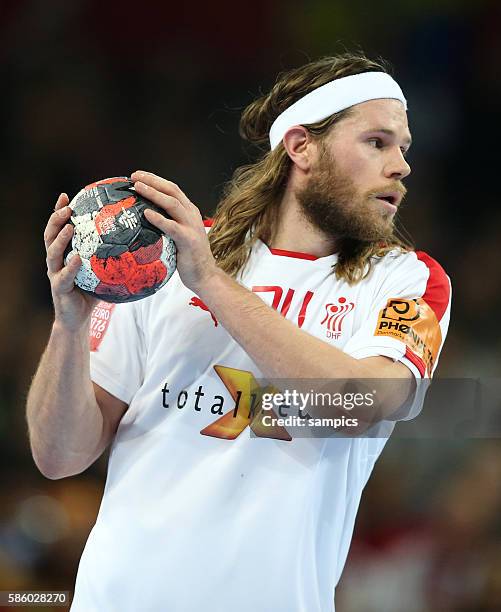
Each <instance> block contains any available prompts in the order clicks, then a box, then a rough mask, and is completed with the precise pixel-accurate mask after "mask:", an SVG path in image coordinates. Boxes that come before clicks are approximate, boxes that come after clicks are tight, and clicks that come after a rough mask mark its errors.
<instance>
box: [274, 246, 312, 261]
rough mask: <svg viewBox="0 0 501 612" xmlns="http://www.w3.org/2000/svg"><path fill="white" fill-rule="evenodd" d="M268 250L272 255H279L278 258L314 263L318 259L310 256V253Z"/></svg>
mask: <svg viewBox="0 0 501 612" xmlns="http://www.w3.org/2000/svg"><path fill="white" fill-rule="evenodd" d="M268 250H269V251H270V253H271V254H272V255H279V256H280V257H295V258H296V259H309V260H310V261H315V260H316V259H318V257H317V256H316V255H310V253H299V252H297V251H285V250H284V249H270V248H269V247H268Z"/></svg>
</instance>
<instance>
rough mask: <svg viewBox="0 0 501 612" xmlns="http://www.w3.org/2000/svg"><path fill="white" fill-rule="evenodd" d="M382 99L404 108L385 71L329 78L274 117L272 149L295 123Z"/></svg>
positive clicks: (403, 102)
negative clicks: (398, 101) (394, 102)
mask: <svg viewBox="0 0 501 612" xmlns="http://www.w3.org/2000/svg"><path fill="white" fill-rule="evenodd" d="M381 98H392V99H394V100H400V102H402V104H403V105H404V108H405V110H407V100H406V99H405V98H404V94H403V93H402V90H401V89H400V87H399V85H398V83H397V82H396V81H394V80H393V79H392V78H391V76H390V75H389V74H386V72H362V73H361V74H352V75H350V76H347V77H342V78H341V79H336V80H334V81H330V82H329V83H326V84H325V85H322V86H321V87H318V88H317V89H314V90H313V91H310V93H308V94H306V95H305V96H303V97H302V98H300V99H299V100H298V101H297V102H294V104H292V105H291V106H289V108H286V109H285V110H284V112H283V113H281V114H280V115H279V116H278V117H277V118H276V119H275V121H274V122H273V125H272V126H271V129H270V144H271V149H272V150H273V149H274V148H275V147H276V146H277V145H278V144H279V143H280V142H281V141H282V138H283V137H284V136H285V133H286V132H287V130H288V129H290V128H291V127H293V126H295V125H309V124H310V123H316V122H317V121H322V119H327V117H330V116H331V115H333V114H334V113H339V112H340V111H342V110H345V109H346V108H349V107H350V106H353V105H355V104H360V103H361V102H367V101H368V100H379V99H381Z"/></svg>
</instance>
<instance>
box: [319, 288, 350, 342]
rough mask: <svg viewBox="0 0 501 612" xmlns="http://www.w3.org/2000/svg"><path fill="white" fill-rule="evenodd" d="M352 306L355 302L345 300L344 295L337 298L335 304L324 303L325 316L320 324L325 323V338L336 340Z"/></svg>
mask: <svg viewBox="0 0 501 612" xmlns="http://www.w3.org/2000/svg"><path fill="white" fill-rule="evenodd" d="M354 308H355V304H354V303H353V302H347V301H346V298H345V297H340V298H338V300H337V304H334V303H331V304H326V305H325V317H324V319H323V321H322V322H321V324H320V325H324V324H325V327H326V328H327V331H326V334H325V335H326V336H327V338H334V339H335V340H337V339H338V338H339V337H340V336H341V332H342V326H343V321H344V320H345V318H346V316H347V315H348V314H349V313H350V312H351V311H352V310H353V309H354Z"/></svg>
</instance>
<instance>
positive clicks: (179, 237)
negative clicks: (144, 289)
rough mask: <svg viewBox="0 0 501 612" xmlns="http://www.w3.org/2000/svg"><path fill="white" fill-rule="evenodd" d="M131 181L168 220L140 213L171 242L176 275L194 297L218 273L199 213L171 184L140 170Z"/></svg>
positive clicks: (157, 214)
mask: <svg viewBox="0 0 501 612" xmlns="http://www.w3.org/2000/svg"><path fill="white" fill-rule="evenodd" d="M131 179H132V180H133V181H134V187H135V189H136V191H137V193H138V194H139V195H142V196H143V197H145V198H146V199H148V200H150V201H151V202H153V204H156V205H157V206H158V207H159V208H161V209H163V210H165V212H166V213H167V214H168V215H169V216H170V217H171V219H166V218H165V217H164V216H162V215H161V214H160V213H157V212H155V211H153V210H151V209H147V210H145V213H144V214H145V217H146V218H147V219H148V221H149V222H150V223H151V224H153V225H155V227H158V229H159V230H161V231H162V232H164V233H165V234H168V235H169V236H170V237H171V238H172V240H174V242H175V243H176V247H177V269H178V272H179V276H180V277H181V280H182V281H183V283H184V284H185V285H186V286H187V287H189V288H190V289H191V290H192V291H194V292H195V293H197V294H198V293H199V291H200V290H201V288H202V287H203V286H204V285H206V284H207V282H209V281H210V278H211V277H212V275H213V274H215V273H216V272H217V270H218V268H217V266H216V262H215V259H214V257H213V256H212V253H211V250H210V245H209V240H208V238H207V234H206V231H205V227H204V224H203V220H202V215H201V214H200V211H199V210H198V208H197V207H196V206H195V204H193V203H192V202H191V201H190V200H189V198H188V197H187V196H186V194H185V193H183V191H182V190H181V189H180V188H179V187H178V186H177V185H176V184H175V183H172V182H171V181H168V180H166V179H164V178H161V177H160V176H156V175H155V174H151V173H150V172H145V171H142V170H137V171H136V172H133V173H132V174H131Z"/></svg>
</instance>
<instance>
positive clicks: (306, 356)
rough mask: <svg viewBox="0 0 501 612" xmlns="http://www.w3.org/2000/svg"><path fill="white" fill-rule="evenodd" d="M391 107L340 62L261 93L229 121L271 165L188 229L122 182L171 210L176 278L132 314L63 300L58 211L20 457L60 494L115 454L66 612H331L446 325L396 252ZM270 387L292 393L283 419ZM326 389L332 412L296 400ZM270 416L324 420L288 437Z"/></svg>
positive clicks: (68, 290) (168, 193)
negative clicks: (391, 448) (42, 338)
mask: <svg viewBox="0 0 501 612" xmlns="http://www.w3.org/2000/svg"><path fill="white" fill-rule="evenodd" d="M406 108H407V106H406V101H405V98H404V95H403V93H402V91H401V89H400V87H399V86H398V84H397V83H396V82H395V81H394V80H393V79H392V78H391V77H390V76H389V74H388V72H387V67H386V65H385V64H384V63H382V62H375V61H372V60H369V59H368V58H366V57H365V56H363V55H360V54H356V55H354V54H344V55H340V56H336V57H330V58H324V59H322V60H319V61H316V62H312V63H310V64H307V65H306V66H302V67H300V68H297V69H295V70H292V71H290V72H288V73H286V74H283V75H281V76H279V78H278V79H277V82H276V84H275V86H274V87H273V88H272V90H271V91H270V92H269V93H268V94H266V95H265V96H262V97H261V98H259V99H258V100H256V101H255V102H253V103H252V104H251V105H250V106H249V107H248V108H247V109H246V110H245V111H244V113H243V116H242V120H241V133H242V135H243V136H244V137H245V138H246V139H248V140H249V141H251V142H253V143H255V144H258V145H264V143H265V142H268V143H269V144H268V147H269V148H268V150H267V151H265V152H264V153H263V154H262V156H261V157H260V158H259V159H258V161H256V162H255V163H254V164H250V165H248V166H245V167H242V168H239V169H238V170H237V171H236V172H235V175H234V177H233V179H232V181H231V182H230V184H229V185H228V186H227V189H226V191H225V194H224V197H223V199H222V200H221V202H220V204H219V206H218V208H217V211H216V214H215V216H214V221H213V223H206V224H205V225H209V226H211V227H210V229H209V231H208V233H207V230H206V228H205V227H204V222H203V221H202V218H201V215H200V212H199V210H198V209H197V207H196V206H195V205H194V204H193V203H192V202H191V201H190V200H189V198H188V197H187V195H186V194H185V193H184V192H183V191H182V190H181V189H180V188H179V187H178V186H177V185H175V184H173V183H172V182H170V181H168V180H166V179H164V178H161V177H159V176H156V175H154V174H150V173H148V172H144V171H136V172H134V173H133V174H132V179H133V180H134V181H135V188H136V190H137V191H138V192H139V193H140V194H141V195H143V196H145V197H146V198H149V199H150V200H151V201H153V202H154V203H156V204H157V205H158V206H160V207H161V208H163V209H164V210H165V211H166V212H167V213H168V214H169V215H170V216H171V220H167V219H165V218H164V217H163V216H161V215H159V214H158V213H155V212H150V211H147V213H146V214H147V215H148V219H149V220H150V221H151V223H153V224H155V225H156V226H157V227H159V228H160V229H161V230H163V231H165V232H166V233H168V234H170V235H171V236H172V237H173V239H174V240H175V242H176V244H177V247H178V271H177V273H176V275H175V276H174V277H173V278H172V279H171V280H170V281H169V283H168V284H167V285H166V286H165V287H164V288H163V289H162V290H161V291H159V292H158V293H157V294H156V295H154V296H152V297H150V298H148V299H146V300H143V301H140V302H134V303H131V304H122V305H118V306H116V307H115V306H111V305H107V304H104V303H103V304H100V305H98V306H96V305H95V303H94V302H93V301H92V300H90V299H89V298H88V296H84V295H83V294H81V293H79V292H78V291H77V290H76V289H75V288H74V286H73V278H74V276H75V273H76V269H77V267H78V260H77V258H76V257H75V258H74V259H72V260H71V262H70V263H69V264H68V266H67V267H66V268H64V267H63V264H62V256H63V252H64V248H65V246H66V244H67V243H68V240H69V237H70V234H71V232H69V233H68V231H67V230H64V229H63V230H62V229H61V228H62V227H63V225H64V224H65V222H66V221H67V219H68V215H69V211H68V208H67V202H68V199H67V196H65V195H62V196H60V198H59V200H58V202H57V205H56V209H57V210H56V212H55V213H54V215H52V216H51V218H50V219H49V222H48V225H47V228H46V232H45V241H46V245H47V262H48V274H49V278H50V280H51V286H52V292H53V298H54V307H55V321H54V325H53V329H52V333H51V337H50V340H49V343H48V346H47V349H46V351H45V353H44V355H43V357H42V359H41V362H40V365H39V368H38V371H37V374H36V376H35V378H34V381H33V383H32V387H31V390H30V395H29V398H28V423H29V430H30V440H31V445H32V450H33V454H34V458H35V461H36V463H37V465H38V466H39V468H40V469H41V471H42V472H43V473H44V474H46V475H47V476H48V477H50V478H63V477H66V476H70V475H73V474H78V473H80V472H82V471H83V470H85V469H86V468H87V467H88V466H89V465H91V464H92V463H93V462H94V461H95V459H96V458H97V457H99V456H100V455H101V453H102V452H103V450H104V449H105V448H106V447H107V446H108V444H109V443H110V442H111V443H112V450H111V454H110V461H109V468H108V476H107V481H106V488H105V492H104V497H103V501H102V504H101V508H100V511H99V515H98V518H97V521H96V524H95V526H94V528H93V530H92V532H91V534H90V536H89V540H88V542H87V544H86V547H85V550H84V553H83V556H82V560H81V562H80V567H79V571H78V576H77V582H76V590H75V598H74V601H73V606H72V610H73V611H74V612H80V611H85V612H90V611H93V610H115V609H116V610H121V611H128V610H130V611H135V610H143V609H144V610H152V611H157V610H158V611H160V610H182V611H183V612H194V611H199V610H206V611H208V612H229V611H234V610H238V611H239V612H251V611H252V612H256V611H260V612H268V611H270V612H271V611H273V612H276V611H284V612H285V611H287V612H295V611H297V612H299V611H304V610H308V611H309V612H313V611H332V610H333V609H334V588H335V585H336V584H337V582H338V580H339V577H340V575H341V571H342V568H343V565H344V562H345V560H346V555H347V552H348V548H349V543H350V540H351V535H352V531H353V525H354V520H355V515H356V511H357V508H358V504H359V501H360V496H361V493H362V490H363V487H364V486H365V483H366V482H367V479H368V477H369V475H370V473H371V470H372V468H373V466H374V462H375V461H376V459H377V457H378V456H379V454H380V452H381V450H382V448H383V446H384V443H385V441H386V438H385V437H377V435H379V434H380V433H381V431H384V432H385V434H386V435H387V434H388V433H389V432H390V431H391V429H392V427H393V424H394V422H395V421H396V420H398V419H399V418H411V417H412V416H413V415H414V414H415V413H416V412H417V411H418V410H419V401H418V400H419V398H417V399H416V395H415V392H416V384H417V383H416V380H419V379H421V378H427V377H431V375H432V373H433V371H434V369H435V368H436V365H437V359H438V356H439V353H440V350H441V347H442V345H443V342H444V339H445V335H446V332H447V326H448V321H449V307H450V284H449V280H448V278H447V276H446V274H445V273H444V271H443V270H442V268H441V267H440V266H439V265H438V264H437V263H436V262H435V261H434V260H433V259H432V258H431V257H429V256H428V255H426V254H424V253H422V252H419V251H418V252H415V251H414V250H413V249H412V248H411V247H410V246H408V245H406V244H404V243H403V242H402V241H401V240H399V239H398V238H397V237H396V236H395V235H394V217H395V213H396V212H397V210H398V207H399V205H400V203H401V201H402V198H403V196H404V195H405V188H404V186H403V184H402V181H403V180H404V179H405V177H406V176H408V174H409V172H410V168H409V165H408V163H407V161H406V159H405V155H406V153H407V150H408V148H409V145H410V139H411V138H410V133H409V128H408V124H407V115H406ZM268 139H269V140H268ZM90 318H92V328H93V329H95V328H96V325H98V326H99V327H100V329H101V336H100V339H99V342H95V341H94V342H93V349H94V351H93V352H92V354H91V357H90V360H89V351H88V341H87V329H88V326H89V319H90ZM263 379H266V380H268V381H270V380H271V381H273V383H274V386H273V385H269V386H267V382H266V380H263ZM291 379H293V380H294V381H295V382H296V383H297V386H298V387H299V388H302V389H303V390H304V389H305V388H306V389H308V391H307V392H306V393H296V395H294V394H290V393H289V395H288V396H287V398H288V402H285V404H286V405H282V404H283V403H284V402H283V398H284V397H285V392H284V394H282V396H281V394H280V393H279V391H284V389H285V387H287V389H286V390H287V391H288V392H289V391H290V381H291ZM347 379H349V381H352V382H351V383H350V385H349V387H350V393H349V394H348V393H344V392H345V391H346V390H347V388H348V387H347V383H346V380H347ZM364 379H371V381H370V386H369V387H367V385H364V383H363V380H364ZM280 381H283V385H281V382H280ZM315 381H316V382H315ZM319 381H320V382H319ZM389 382H392V384H389ZM317 383H318V384H317ZM326 387H329V389H330V390H331V391H332V393H331V394H330V395H329V398H330V397H336V398H339V397H341V398H342V399H343V401H344V400H346V399H347V398H348V395H349V402H350V403H349V404H348V403H346V402H345V403H342V404H339V403H334V402H333V403H332V404H329V403H327V405H326V404H325V402H324V400H325V398H326V395H327V394H325V393H323V394H320V395H321V396H322V402H317V401H316V398H317V394H316V390H318V389H323V390H325V388H326ZM368 388H369V389H370V390H371V392H370V393H366V391H367V389H368ZM353 391H354V392H353ZM358 391H360V392H359V393H357V392H358ZM362 391H363V392H362ZM343 393H344V395H343ZM357 395H358V396H361V398H362V400H361V402H359V403H357V401H356V397H357ZM280 396H281V397H280ZM276 397H278V402H275V403H274V401H273V399H274V398H276ZM291 398H292V400H291ZM298 398H300V399H298ZM359 400H360V398H359ZM281 402H282V403H281ZM291 403H292V404H294V405H291ZM270 405H271V406H272V407H271V408H270ZM354 405H356V406H357V411H355V410H353V406H354ZM289 409H290V410H292V409H298V413H300V414H301V415H302V417H303V420H305V421H308V418H307V417H316V416H319V415H320V416H322V418H323V417H326V416H330V417H336V418H338V422H337V424H336V423H334V424H333V425H332V426H330V427H329V426H328V425H327V426H326V427H325V428H324V429H323V430H322V433H321V435H318V431H316V433H315V435H313V434H312V433H311V431H310V430H309V429H308V428H307V427H305V428H304V432H305V433H304V434H303V435H301V433H299V435H294V436H293V435H291V429H290V428H289V427H288V424H286V423H287V415H289V414H291V412H289ZM358 409H360V411H358ZM352 410H353V412H351V411H352ZM359 414H360V415H362V416H363V419H362V420H363V421H364V426H363V427H362V428H358V429H357V428H356V427H354V429H353V433H359V432H360V431H361V430H366V432H367V434H366V435H364V436H360V435H359V436H358V437H357V436H354V435H350V431H349V428H350V426H351V425H352V423H350V422H349V421H357V420H358V419H357V418H352V417H357V416H358V415H359ZM341 417H342V418H341ZM326 420H329V419H326ZM332 421H333V422H334V419H332ZM339 423H341V424H339ZM353 425H354V426H356V425H357V423H353ZM298 429H300V428H298ZM341 429H342V430H343V433H344V435H339V430H341ZM374 432H376V434H377V435H374ZM309 433H311V435H309ZM295 434H296V432H295Z"/></svg>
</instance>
